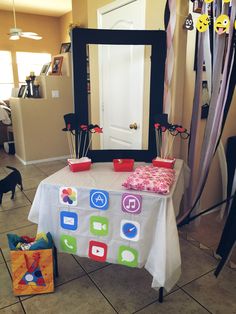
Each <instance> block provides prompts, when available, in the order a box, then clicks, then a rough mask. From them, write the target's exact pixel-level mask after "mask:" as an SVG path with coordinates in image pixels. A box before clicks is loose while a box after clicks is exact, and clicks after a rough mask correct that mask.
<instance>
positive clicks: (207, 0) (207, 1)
mask: <svg viewBox="0 0 236 314" xmlns="http://www.w3.org/2000/svg"><path fill="white" fill-rule="evenodd" d="M205 2H206V3H212V2H213V0H205Z"/></svg>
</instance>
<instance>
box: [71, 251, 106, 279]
mask: <svg viewBox="0 0 236 314" xmlns="http://www.w3.org/2000/svg"><path fill="white" fill-rule="evenodd" d="M71 255H72V257H73V258H74V260H75V261H76V262H77V264H79V266H80V267H81V268H82V269H83V270H84V271H85V273H86V274H87V275H88V274H92V273H94V272H96V271H98V270H99V269H103V268H106V267H108V266H111V265H112V264H108V265H104V266H101V267H100V268H98V269H94V270H91V271H87V270H86V268H85V267H84V266H83V265H82V264H80V262H79V261H78V260H77V259H76V257H75V256H74V255H73V254H71Z"/></svg>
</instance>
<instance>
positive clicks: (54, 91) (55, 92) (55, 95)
mask: <svg viewBox="0 0 236 314" xmlns="http://www.w3.org/2000/svg"><path fill="white" fill-rule="evenodd" d="M59 96H60V95H59V90H52V98H59Z"/></svg>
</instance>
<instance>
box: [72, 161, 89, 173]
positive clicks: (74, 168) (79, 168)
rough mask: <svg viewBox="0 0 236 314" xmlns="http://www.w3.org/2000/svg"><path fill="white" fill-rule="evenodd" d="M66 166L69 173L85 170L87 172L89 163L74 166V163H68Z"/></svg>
mask: <svg viewBox="0 0 236 314" xmlns="http://www.w3.org/2000/svg"><path fill="white" fill-rule="evenodd" d="M68 165H69V167H70V171H72V172H78V171H85V170H89V169H90V167H91V161H88V162H78V163H77V164H75V163H73V164H70V163H69V162H68Z"/></svg>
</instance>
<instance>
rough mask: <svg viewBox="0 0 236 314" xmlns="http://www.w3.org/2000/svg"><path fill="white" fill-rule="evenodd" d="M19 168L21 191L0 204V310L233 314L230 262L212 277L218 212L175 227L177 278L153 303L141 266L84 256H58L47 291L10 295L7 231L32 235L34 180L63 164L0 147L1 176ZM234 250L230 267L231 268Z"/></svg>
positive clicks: (235, 275) (234, 278)
mask: <svg viewBox="0 0 236 314" xmlns="http://www.w3.org/2000/svg"><path fill="white" fill-rule="evenodd" d="M6 165H12V166H15V167H16V168H18V169H19V170H20V171H21V173H22V177H23V184H24V191H23V192H21V191H20V190H17V193H16V197H15V199H14V200H11V199H10V196H11V195H10V193H8V194H5V195H4V197H3V204H2V206H0V248H1V249H0V313H7V314H8V313H30V314H31V313H81V314H87V313H88V314H92V313H96V314H98V313H104V314H105V313H140V314H141V313H142V314H144V313H145V314H146V313H147V314H149V313H168V314H172V313H173V314H176V313H181V314H184V313H186V314H189V313H217V314H221V313H222V314H223V313H224V314H232V313H236V272H235V269H233V268H230V267H229V266H230V265H229V263H228V264H227V266H226V267H225V268H224V270H223V271H222V273H221V274H220V276H219V277H218V279H216V278H215V277H214V275H213V272H214V269H215V268H216V265H217V263H218V261H217V260H216V259H215V258H214V257H213V254H212V253H213V250H214V249H215V248H216V246H217V243H218V241H219V238H220V233H221V230H222V226H223V224H222V223H221V222H219V221H217V218H216V217H217V215H216V214H211V216H210V215H209V216H205V217H203V219H202V221H201V223H200V225H199V226H197V227H196V226H194V225H193V224H191V225H188V226H185V227H182V228H181V230H180V245H181V254H182V276H181V278H180V280H179V282H178V283H177V285H176V286H175V287H174V289H172V291H171V292H170V293H168V294H166V295H165V298H164V303H162V304H160V303H158V293H157V291H155V290H153V289H152V288H151V281H152V277H151V275H150V274H149V273H148V272H147V271H146V270H145V269H131V268H128V267H124V266H119V265H110V264H101V263H97V262H93V261H91V260H88V259H86V258H80V257H78V256H72V255H68V254H59V272H60V276H59V278H57V279H56V288H55V292H54V293H51V294H45V295H38V296H28V297H14V295H13V294H12V283H11V275H10V273H11V270H10V257H9V250H8V245H7V239H6V234H7V233H9V232H11V233H16V234H19V235H23V234H25V235H29V236H33V235H35V233H36V225H34V224H32V223H31V222H30V221H28V220H27V216H28V212H29V209H30V205H31V203H32V201H33V198H34V194H35V191H36V188H37V185H38V183H39V182H40V181H41V180H42V179H43V178H45V177H47V176H48V175H50V174H52V173H54V172H55V171H57V170H59V169H61V168H62V167H64V166H65V162H63V161H56V162H50V163H43V164H36V165H29V166H23V165H22V164H21V163H20V162H19V161H18V160H17V159H16V158H15V157H14V156H9V155H6V154H5V153H4V152H3V151H2V150H0V179H2V178H4V177H5V176H6V174H7V173H8V172H9V170H8V169H7V168H5V166H6ZM235 257H236V254H235V252H234V253H233V255H232V263H231V266H232V267H233V266H235V264H234V263H235V260H233V259H234V258H235Z"/></svg>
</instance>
